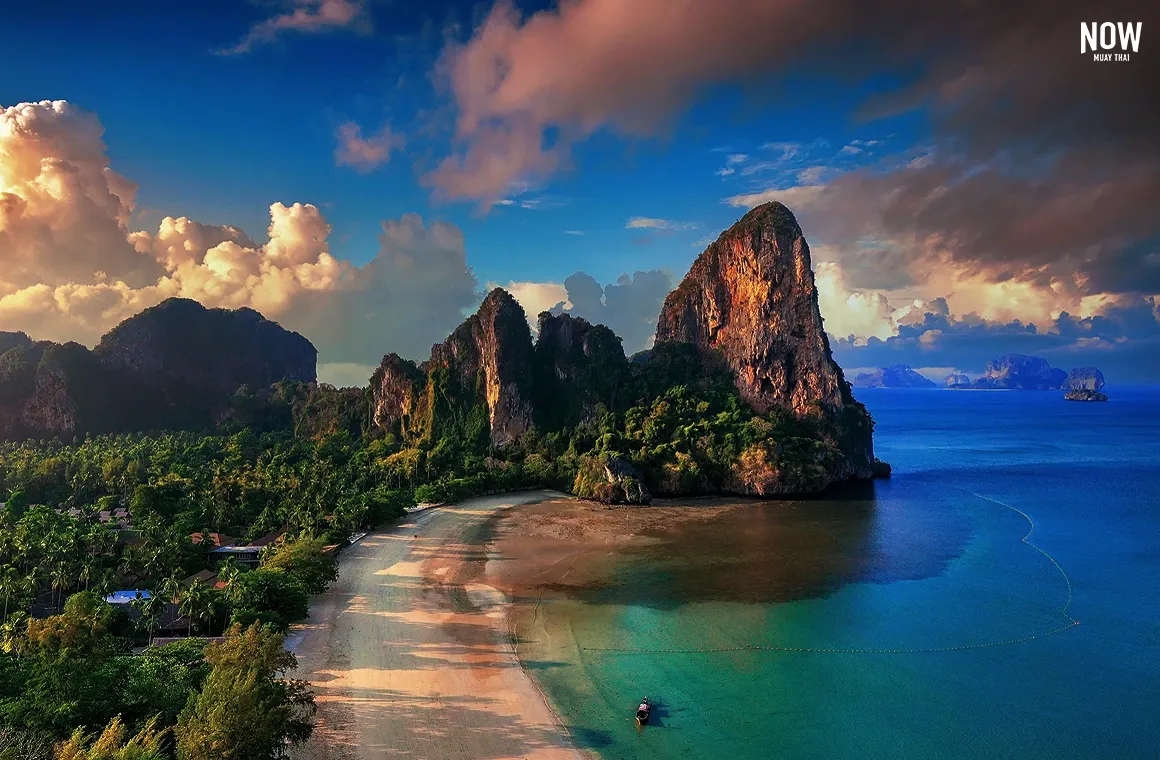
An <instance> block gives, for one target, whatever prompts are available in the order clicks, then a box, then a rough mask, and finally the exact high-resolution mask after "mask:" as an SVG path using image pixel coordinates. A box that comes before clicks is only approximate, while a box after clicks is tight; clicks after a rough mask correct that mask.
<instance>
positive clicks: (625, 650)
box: [580, 489, 1079, 654]
mask: <svg viewBox="0 0 1160 760" xmlns="http://www.w3.org/2000/svg"><path fill="white" fill-rule="evenodd" d="M958 490H963V489H958ZM966 493H970V494H971V495H972V496H974V497H975V498H977V499H982V500H983V501H989V502H991V503H992V504H998V505H999V506H1001V507H1006V508H1007V509H1009V510H1011V511H1012V512H1014V513H1016V514H1018V515H1019V516H1021V517H1022V518H1023V519H1024V520H1026V521H1027V524H1028V528H1027V533H1025V534H1024V535H1023V538H1021V539H1019V540H1020V541H1021V542H1022V543H1024V544H1026V545H1027V546H1030V547H1031V548H1032V549H1034V550H1035V551H1037V552H1039V553H1040V554H1042V555H1043V556H1044V557H1046V558H1047V560H1048V561H1049V562H1050V563H1051V564H1052V565H1054V566H1055V569H1056V570H1058V571H1059V574H1060V575H1061V576H1063V582H1064V583H1065V584H1066V586H1067V600H1066V601H1065V602H1064V604H1063V607H1061V608H1060V610H1059V614H1060V615H1062V616H1063V617H1064V618H1066V619H1067V622H1066V623H1064V624H1063V625H1060V626H1059V627H1058V628H1053V629H1051V630H1049V631H1043V632H1041V633H1035V634H1031V635H1028V636H1020V637H1017V638H1012V639H1003V640H1001V641H988V642H984V643H981V644H960V645H959V646H949V647H899V648H893V649H891V648H878V647H847V648H843V647H789V646H774V645H768V644H748V645H744V646H732V647H706V648H703V649H647V648H634V647H580V649H581V650H583V651H586V652H609V653H612V654H617V653H619V654H714V653H718V652H803V653H818V654H926V653H936V652H965V651H968V650H972V649H990V648H992V647H1002V646H1010V645H1012V644H1022V643H1024V642H1028V641H1034V640H1036V639H1044V638H1047V637H1048V636H1054V635H1056V634H1059V633H1063V632H1064V631H1069V630H1071V629H1072V628H1074V627H1076V626H1077V625H1079V621H1078V620H1076V619H1075V618H1073V617H1072V616H1071V614H1070V610H1071V602H1072V598H1073V597H1074V591H1073V589H1072V585H1071V578H1069V577H1068V575H1067V572H1066V571H1065V570H1064V569H1063V566H1062V565H1060V564H1059V562H1058V561H1056V559H1055V557H1052V556H1051V555H1050V554H1048V553H1047V552H1046V551H1044V550H1043V548H1042V547H1040V546H1037V545H1036V544H1034V543H1032V542H1031V541H1030V538H1031V534H1032V533H1034V532H1035V521H1034V520H1032V519H1031V516H1030V515H1028V514H1027V513H1026V512H1024V511H1023V510H1021V509H1019V508H1017V507H1013V506H1011V505H1010V504H1005V503H1003V502H1001V501H999V500H998V499H992V498H991V497H989V496H983V495H982V494H978V493H975V492H973V491H967V492H966Z"/></svg>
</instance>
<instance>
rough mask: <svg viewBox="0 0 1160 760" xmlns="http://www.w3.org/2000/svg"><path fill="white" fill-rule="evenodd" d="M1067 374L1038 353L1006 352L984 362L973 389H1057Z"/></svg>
mask: <svg viewBox="0 0 1160 760" xmlns="http://www.w3.org/2000/svg"><path fill="white" fill-rule="evenodd" d="M1066 379H1067V373H1066V372H1064V371H1063V370H1061V369H1056V368H1054V367H1052V366H1051V365H1050V364H1048V363H1047V360H1046V359H1042V358H1040V357H1038V356H1025V355H1023V354H1007V355H1006V356H1001V357H999V358H998V359H992V360H991V361H989V362H987V366H986V368H985V371H984V372H983V376H982V377H980V378H979V379H978V380H976V381H975V382H974V383H972V386H971V387H973V388H982V389H996V390H1022V391H1054V390H1059V389H1060V388H1061V387H1062V386H1063V383H1064V381H1065V380H1066Z"/></svg>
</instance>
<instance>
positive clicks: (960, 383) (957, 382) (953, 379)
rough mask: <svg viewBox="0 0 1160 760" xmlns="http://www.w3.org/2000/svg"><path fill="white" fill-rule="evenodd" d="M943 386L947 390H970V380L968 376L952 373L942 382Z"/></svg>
mask: <svg viewBox="0 0 1160 760" xmlns="http://www.w3.org/2000/svg"><path fill="white" fill-rule="evenodd" d="M943 385H945V386H946V387H948V388H970V387H971V378H970V376H968V375H963V374H960V373H958V372H952V373H950V374H949V375H947V377H946V379H945V380H943Z"/></svg>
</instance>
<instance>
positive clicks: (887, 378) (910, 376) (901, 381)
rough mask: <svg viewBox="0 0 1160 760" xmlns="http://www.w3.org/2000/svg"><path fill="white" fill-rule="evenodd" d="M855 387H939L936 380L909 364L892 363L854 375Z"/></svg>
mask: <svg viewBox="0 0 1160 760" xmlns="http://www.w3.org/2000/svg"><path fill="white" fill-rule="evenodd" d="M854 387H855V388H937V387H938V386H937V385H935V383H934V381H932V380H930V379H928V378H926V377H923V376H922V375H920V374H918V373H917V372H915V371H914V370H913V369H911V368H910V365H909V364H892V365H890V366H889V367H883V368H882V369H878V370H875V371H873V372H860V373H858V374H857V375H855V376H854Z"/></svg>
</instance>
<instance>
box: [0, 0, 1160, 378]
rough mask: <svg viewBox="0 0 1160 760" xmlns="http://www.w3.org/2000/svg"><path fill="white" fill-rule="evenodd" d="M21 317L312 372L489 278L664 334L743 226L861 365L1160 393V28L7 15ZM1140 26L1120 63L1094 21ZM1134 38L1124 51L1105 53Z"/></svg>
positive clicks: (468, 295)
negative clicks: (298, 352)
mask: <svg viewBox="0 0 1160 760" xmlns="http://www.w3.org/2000/svg"><path fill="white" fill-rule="evenodd" d="M4 18H5V23H4V25H3V26H2V27H0V72H4V73H3V74H2V75H0V330H21V331H25V332H27V333H28V334H29V335H31V336H32V337H33V338H36V339H51V340H58V341H63V340H76V341H79V342H82V343H85V344H87V345H94V344H95V343H96V341H97V340H99V338H100V336H101V334H103V333H104V332H105V331H107V330H108V329H109V328H110V327H112V326H113V325H115V324H117V323H118V322H119V321H120V320H122V319H124V318H126V317H128V316H130V315H132V314H134V313H136V312H138V311H140V310H141V309H143V308H145V307H148V306H151V305H154V304H156V303H158V302H160V301H161V300H163V299H164V298H167V297H171V296H184V297H190V298H196V299H197V300H199V301H201V302H202V303H205V304H206V305H207V306H221V307H229V308H236V307H240V306H250V307H253V308H255V309H257V310H259V311H261V312H262V313H263V314H265V315H266V316H268V317H269V318H271V319H274V320H277V321H278V322H280V323H281V324H283V325H284V326H286V327H288V328H291V329H294V330H297V331H299V332H301V333H303V334H304V335H306V336H307V337H308V338H310V339H311V340H312V341H313V342H314V343H315V345H316V346H317V347H318V349H319V360H320V377H321V379H323V380H326V381H330V382H334V383H336V384H363V383H365V382H366V378H367V377H369V375H370V373H371V369H372V368H373V366H375V365H377V363H378V361H379V359H380V358H381V357H382V355H383V354H385V353H388V352H392V351H394V352H398V353H400V354H402V355H404V356H407V357H409V358H414V359H423V358H426V356H427V355H428V354H429V352H430V347H431V344H432V343H435V342H437V341H440V340H442V339H443V338H444V337H445V336H446V335H447V334H448V333H449V332H450V331H451V330H452V329H453V328H454V326H455V325H456V324H458V323H459V322H460V321H461V320H462V319H463V317H464V315H465V314H468V313H470V312H472V311H473V310H474V309H475V307H476V306H477V305H478V304H479V301H480V300H481V298H482V297H483V295H484V294H485V293H486V291H487V290H488V289H490V288H492V287H495V286H502V287H505V288H507V289H508V290H510V291H511V292H512V293H513V295H515V296H516V297H517V298H518V299H519V300H520V302H521V303H522V304H523V305H524V308H525V310H526V311H527V312H528V313H529V316H530V317H531V319H532V320H533V322H534V320H535V315H536V314H538V313H539V312H540V311H542V310H545V309H551V308H556V309H557V310H566V311H570V312H572V313H575V314H577V315H579V316H582V317H585V318H587V319H589V320H591V321H594V322H603V323H605V324H608V325H609V326H610V327H612V328H613V329H614V330H615V331H616V332H617V334H619V335H620V336H621V337H622V339H623V342H624V347H625V350H626V352H629V353H632V352H635V351H638V350H641V349H644V348H646V347H647V346H648V345H649V344H650V341H651V339H652V334H653V330H654V328H655V320H656V316H657V314H658V312H659V310H660V305H661V302H662V301H663V299H664V296H665V295H666V294H667V293H668V292H669V290H671V289H672V288H673V287H674V286H675V285H676V283H677V282H679V281H680V278H681V277H683V276H684V274H685V273H686V272H687V271H688V268H689V265H690V264H691V263H692V261H693V259H694V258H695V257H696V256H697V255H698V254H699V253H700V252H701V251H702V250H703V249H704V248H705V246H706V245H708V243H709V242H711V241H712V240H713V239H715V238H716V236H717V235H718V234H720V232H721V231H723V230H724V229H726V228H727V227H729V226H730V225H731V224H732V223H733V222H735V221H736V220H737V219H738V218H740V216H742V215H743V214H744V213H745V212H746V211H747V210H748V209H749V208H751V207H752V206H754V205H756V204H759V203H763V202H766V201H769V200H780V201H782V202H783V203H785V204H786V205H788V206H789V207H790V208H791V209H792V210H793V211H794V212H795V214H796V215H797V217H798V220H799V222H800V223H801V226H802V228H803V230H804V232H805V235H806V238H807V240H808V241H809V243H810V247H811V250H812V254H813V262H814V267H815V271H816V276H817V283H818V290H819V303H820V306H821V309H822V315H823V317H824V319H825V324H826V329H827V331H828V332H829V333H830V336H831V343H832V345H833V348H834V352H835V356H836V358H837V359H838V361H839V363H840V364H842V365H843V366H844V367H845V368H847V370H854V371H859V370H862V369H863V368H871V367H878V366H885V365H888V364H895V363H906V364H909V365H911V366H913V367H915V368H916V369H919V371H921V372H923V373H925V374H927V375H928V376H930V377H932V378H935V379H941V378H942V377H943V376H945V375H946V374H948V373H950V372H951V371H962V372H967V373H968V374H972V375H974V374H979V373H980V372H982V370H983V368H984V366H985V364H986V362H987V360H989V359H991V358H993V357H997V356H999V355H1002V354H1005V353H1010V352H1021V353H1028V354H1036V355H1040V356H1043V357H1045V358H1047V359H1048V360H1049V361H1050V362H1051V363H1052V364H1053V365H1054V366H1059V367H1062V368H1064V369H1069V368H1071V367H1076V366H1083V365H1095V366H1098V367H1100V368H1101V369H1103V370H1104V372H1105V374H1106V375H1108V378H1109V382H1113V383H1115V382H1123V383H1128V382H1160V302H1158V300H1157V299H1158V295H1160V210H1158V209H1160V101H1158V100H1157V98H1156V97H1155V92H1156V91H1157V89H1158V87H1160V42H1154V39H1155V36H1154V35H1155V34H1156V31H1155V30H1156V29H1158V28H1160V26H1158V25H1157V22H1158V21H1160V11H1158V10H1157V5H1156V4H1155V3H1148V2H1143V1H1136V2H1126V1H1122V0H1112V1H1111V2H1105V3H1101V4H1100V5H1099V7H1098V12H1097V9H1096V6H1095V5H1094V4H1092V3H1085V2H1078V1H1077V0H1062V1H1056V2H1047V1H1046V0H1022V1H1021V2H1011V3H983V4H980V3H977V2H973V1H972V0H948V1H947V2H942V3H930V4H915V3H911V2H901V1H895V0H884V1H882V2H876V3H866V2H860V1H859V0H815V1H814V2H805V0H631V1H630V0H569V1H568V2H561V3H558V4H555V3H553V4H533V3H529V2H524V3H519V4H513V3H510V2H502V1H501V2H498V3H495V4H492V3H490V2H481V3H468V2H444V1H441V0H428V1H427V2H421V3H419V2H404V1H403V0H274V1H272V2H247V1H246V0H205V1H204V2H201V3H196V4H181V5H177V4H172V3H156V2H138V1H137V0H131V1H130V2H118V3H115V4H113V3H109V4H106V3H91V2H85V3H79V2H75V3H74V2H58V1H56V0H46V1H45V2H41V3H36V4H31V3H29V4H24V5H23V6H22V7H17V6H15V5H13V6H12V7H10V8H6V9H5V11H4ZM1091 21H1097V22H1119V23H1131V24H1135V23H1137V22H1138V23H1141V24H1142V27H1141V34H1140V38H1139V39H1138V41H1137V42H1136V43H1135V49H1133V43H1132V42H1131V41H1128V43H1127V44H1128V51H1129V53H1130V59H1129V60H1128V61H1110V62H1104V61H1096V60H1094V59H1093V56H1092V54H1091V53H1090V52H1089V53H1081V51H1080V36H1081V35H1080V29H1079V27H1080V24H1081V22H1091ZM1120 51H1121V41H1120V40H1119V39H1117V40H1116V47H1115V52H1120Z"/></svg>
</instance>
